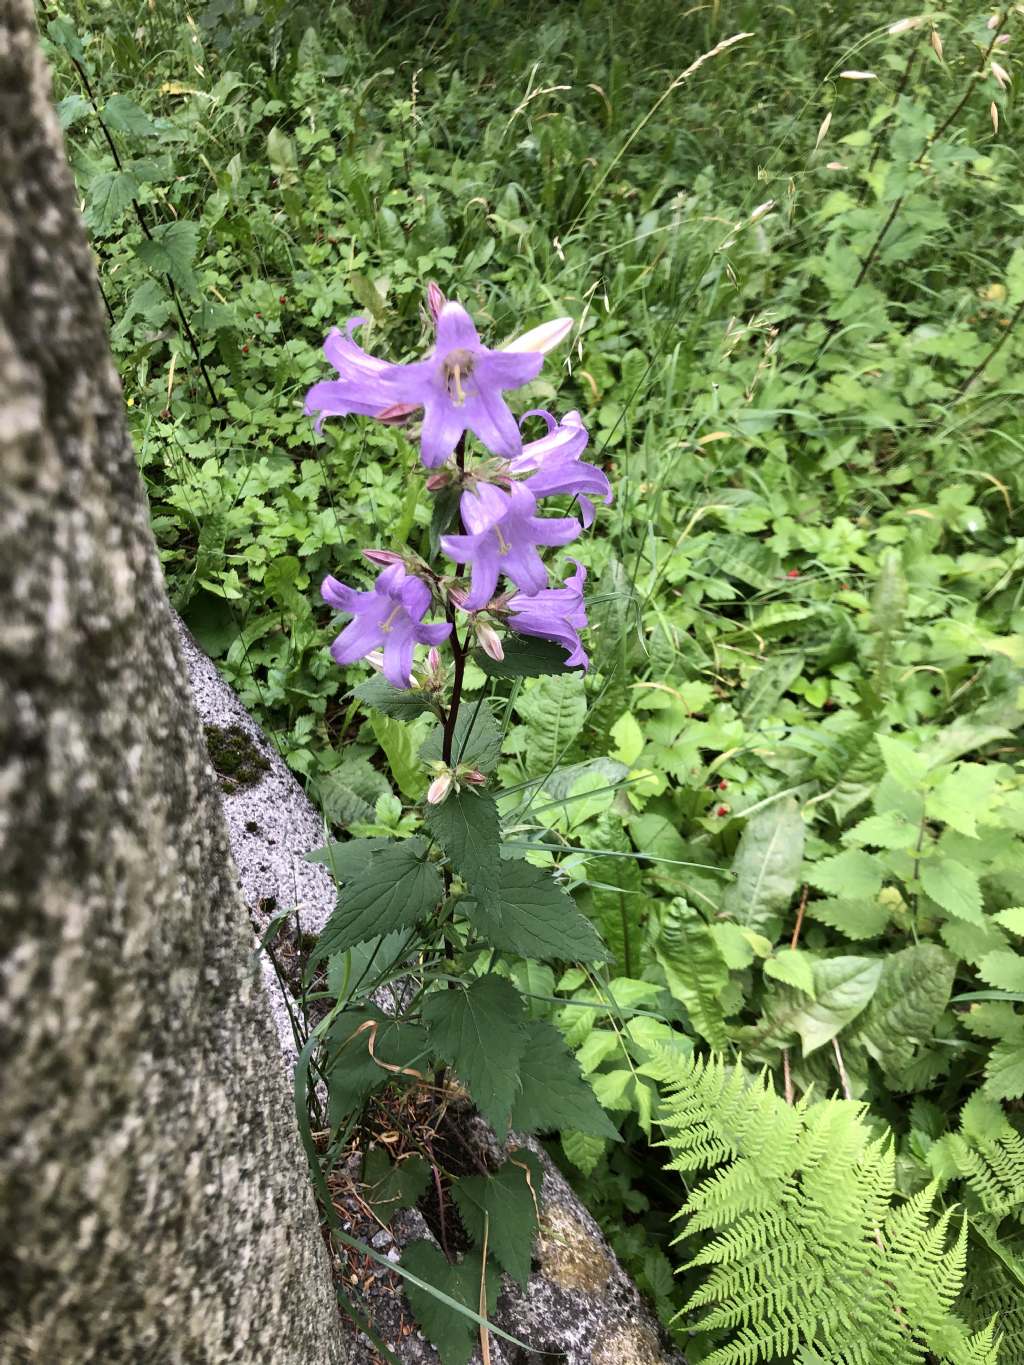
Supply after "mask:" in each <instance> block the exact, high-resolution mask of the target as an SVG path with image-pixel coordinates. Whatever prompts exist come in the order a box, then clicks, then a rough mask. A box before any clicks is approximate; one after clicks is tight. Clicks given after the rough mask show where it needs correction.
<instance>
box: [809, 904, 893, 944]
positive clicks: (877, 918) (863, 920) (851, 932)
mask: <svg viewBox="0 0 1024 1365" xmlns="http://www.w3.org/2000/svg"><path fill="white" fill-rule="evenodd" d="M807 913H808V914H809V915H810V916H811V918H812V919H817V920H821V922H822V924H827V925H829V927H830V928H832V929H836V930H838V932H839V933H840V934H843V935H845V937H846V938H850V939H854V940H855V941H856V940H859V939H865V938H877V937H878V935H879V934H880V933H882V932H883V930H884V929H885V927H886V925H887V924H888V923H889V909H888V907H887V906H886V905H884V904H882V903H881V902H880V901H871V900H845V899H838V900H834V899H828V900H821V901H808V903H807Z"/></svg>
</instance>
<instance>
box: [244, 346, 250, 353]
mask: <svg viewBox="0 0 1024 1365" xmlns="http://www.w3.org/2000/svg"><path fill="white" fill-rule="evenodd" d="M242 354H243V355H248V354H249V348H248V346H243V347H242Z"/></svg>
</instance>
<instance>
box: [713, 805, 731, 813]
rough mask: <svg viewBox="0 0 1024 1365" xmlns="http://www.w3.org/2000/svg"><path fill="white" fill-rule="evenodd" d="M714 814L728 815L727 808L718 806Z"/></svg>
mask: <svg viewBox="0 0 1024 1365" xmlns="http://www.w3.org/2000/svg"><path fill="white" fill-rule="evenodd" d="M715 814H716V815H728V814H729V807H728V806H719V807H718V809H717V810H716V811H715Z"/></svg>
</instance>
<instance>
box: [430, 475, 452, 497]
mask: <svg viewBox="0 0 1024 1365" xmlns="http://www.w3.org/2000/svg"><path fill="white" fill-rule="evenodd" d="M447 486H448V473H447V471H444V472H443V473H441V474H431V476H430V478H429V479H428V480H427V492H428V493H437V492H439V491H440V490H441V489H442V488H446V487H447Z"/></svg>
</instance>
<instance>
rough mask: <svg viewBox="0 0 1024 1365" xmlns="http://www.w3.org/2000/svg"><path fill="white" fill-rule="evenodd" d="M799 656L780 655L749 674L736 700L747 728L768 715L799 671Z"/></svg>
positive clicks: (801, 667)
mask: <svg viewBox="0 0 1024 1365" xmlns="http://www.w3.org/2000/svg"><path fill="white" fill-rule="evenodd" d="M803 667H804V656H803V655H802V654H788V655H787V654H783V655H781V656H777V657H775V658H772V659H769V660H766V661H764V662H763V663H762V664H761V666H760V667H759V668H758V669H756V670H755V672H754V673H752V674H751V676H750V678H748V680H747V684H746V686H745V687H744V689H743V691H742V693H741V694H740V698H739V710H740V715H741V716H742V717H743V719H744V720H745V721H746V723H747V724H748V725H757V723H758V722H759V721H761V720H763V719H764V718H765V716H770V715H771V714H772V712H773V711H774V709H775V707H776V706H777V705H778V703H779V701H780V700H781V699H782V696H783V694H784V693H785V691H786V689H787V688H788V687H789V686H790V685H791V684H792V683H794V682H796V680H797V678H799V676H800V674H801V673H802V672H803Z"/></svg>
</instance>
